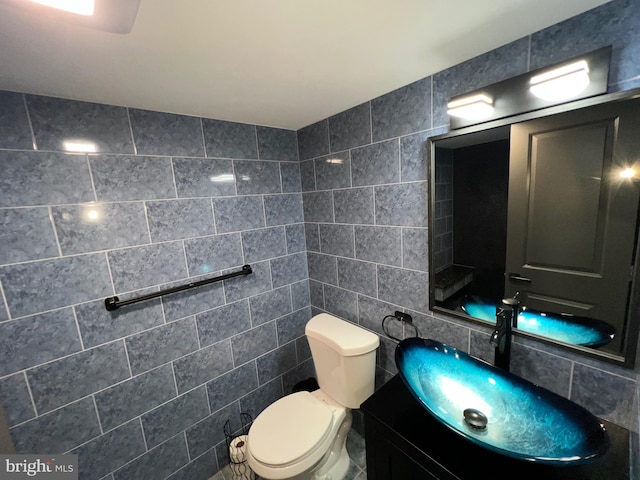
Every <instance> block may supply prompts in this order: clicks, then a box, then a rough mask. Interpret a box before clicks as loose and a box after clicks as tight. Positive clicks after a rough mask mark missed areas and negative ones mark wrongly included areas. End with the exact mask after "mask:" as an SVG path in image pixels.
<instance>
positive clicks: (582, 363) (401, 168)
mask: <svg viewBox="0 0 640 480" xmlns="http://www.w3.org/2000/svg"><path fill="white" fill-rule="evenodd" d="M639 32H640V15H638V6H637V2H635V1H634V0H614V1H612V2H609V3H606V4H604V5H602V6H600V7H598V8H596V9H593V10H591V11H588V12H586V13H584V14H583V15H580V16H578V17H575V18H572V19H569V20H567V21H565V22H562V23H559V24H557V25H554V26H552V27H549V28H547V29H544V30H541V31H539V32H536V33H534V34H532V35H530V36H528V37H525V38H522V39H520V40H517V41H515V42H512V43H510V44H507V45H504V46H502V47H500V48H497V49H495V50H492V51H490V52H487V53H485V54H482V55H480V56H478V57H475V58H473V59H470V60H468V61H466V62H464V63H461V64H459V65H456V66H454V67H451V68H449V69H447V70H445V71H442V72H438V73H436V74H434V75H432V76H430V77H427V78H424V79H422V80H419V81H417V82H414V83H412V84H410V85H407V86H406V87H403V88H400V89H398V90H395V91H393V92H390V93H388V94H386V95H382V96H381V97H378V98H375V99H372V100H371V101H368V102H365V103H362V104H360V105H357V106H355V107H353V108H351V109H349V110H347V111H345V112H341V113H338V114H337V115H334V116H331V117H329V118H327V119H324V120H322V121H319V122H316V123H314V124H312V125H309V126H307V127H305V128H302V129H300V130H299V131H298V132H294V131H288V130H282V129H276V128H270V127H262V126H255V125H246V124H238V123H233V122H226V121H222V120H215V119H201V118H197V117H186V116H181V115H174V114H168V113H160V112H150V111H143V110H137V109H133V108H124V107H116V106H108V105H97V104H92V103H86V102H79V101H72V100H64V99H58V98H50V97H43V96H37V95H29V94H21V93H13V92H0V165H2V166H3V175H2V176H0V191H1V192H2V193H1V194H0V239H1V240H2V241H1V242H0V355H1V358H0V400H1V401H2V405H3V407H4V410H5V414H6V415H7V416H8V420H9V423H10V425H11V434H12V437H13V440H14V443H15V444H16V446H17V449H18V451H20V452H25V453H26V452H38V453H42V452H72V453H78V454H80V458H81V461H80V468H81V478H82V479H83V480H84V479H102V478H105V479H107V480H125V479H130V478H136V479H151V478H154V479H155V478H158V479H161V478H167V477H169V478H171V479H172V480H178V479H187V478H189V479H192V480H204V479H206V478H208V477H209V476H210V475H212V474H213V473H215V472H216V471H217V470H218V469H219V468H221V467H222V466H224V464H225V463H226V461H227V460H226V447H225V444H224V436H223V430H222V429H223V425H224V423H225V422H226V421H227V420H228V419H231V421H232V425H233V426H234V428H237V427H238V424H239V414H240V412H241V411H247V412H250V413H252V414H254V415H256V414H257V413H259V412H260V411H261V410H262V409H263V408H264V407H265V406H266V405H268V404H269V403H270V402H272V401H274V400H275V399H277V398H279V397H280V396H282V395H283V394H285V393H288V392H289V391H290V390H291V386H292V385H293V384H294V383H296V382H297V381H299V380H301V379H305V378H307V377H308V376H311V375H312V374H313V365H312V362H311V360H310V352H309V348H308V344H307V342H306V340H305V339H304V338H303V335H304V325H305V323H306V321H307V320H308V319H309V318H310V316H311V314H312V312H313V313H315V312H319V311H328V312H330V313H333V314H335V315H338V316H340V317H342V318H345V319H347V320H349V321H352V322H355V323H358V324H360V325H362V326H364V327H366V328H368V329H371V330H373V331H375V332H377V333H379V334H381V337H382V338H381V340H382V343H381V347H380V349H379V352H378V369H377V381H378V385H380V384H381V383H382V382H384V381H386V380H387V379H389V378H390V377H391V376H392V375H393V374H395V373H396V368H395V363H394V360H393V349H394V346H395V344H394V342H393V340H392V339H391V338H389V337H387V336H386V335H384V333H383V332H382V330H381V327H380V324H381V320H382V317H383V316H384V315H387V314H389V313H393V312H394V311H395V310H403V311H406V312H409V313H411V315H412V316H413V318H414V322H415V325H416V326H417V328H418V330H419V332H420V334H421V335H422V336H425V337H432V338H435V339H437V340H441V341H444V342H446V343H448V344H450V345H452V346H454V347H457V348H460V349H462V350H464V351H468V352H470V353H471V354H473V355H476V356H479V357H481V358H486V359H490V358H491V350H490V346H489V342H488V336H489V329H488V328H484V327H482V326H478V325H475V324H470V323H467V322H464V321H461V320H457V319H452V318H448V317H446V316H443V315H434V314H433V313H432V312H430V311H429V309H428V272H429V268H430V266H429V264H428V235H427V233H428V232H427V228H428V219H427V195H428V183H427V175H428V169H427V159H426V142H427V139H428V138H429V137H431V136H434V135H437V134H441V133H444V132H446V131H447V130H448V125H447V123H448V120H447V115H446V102H447V100H448V99H449V98H450V97H451V96H455V95H459V94H462V93H465V92H467V91H471V90H474V89H476V88H478V87H481V86H483V85H486V84H490V83H494V82H497V81H500V80H503V79H506V78H509V77H512V76H514V75H518V74H521V73H524V72H527V71H530V70H533V69H536V68H539V67H542V66H544V65H549V64H552V63H555V62H558V61H561V60H564V59H566V58H569V57H572V56H575V55H577V54H580V53H582V52H586V51H590V50H593V49H596V48H599V47H602V46H606V45H612V46H613V52H612V69H611V75H610V78H609V82H610V85H609V89H610V91H617V90H625V89H630V88H634V87H639V86H640V81H639V80H638V79H639V78H640V66H639V65H640V62H638V58H640V33H639ZM78 149H85V150H87V149H88V150H90V152H88V153H70V152H69V150H78ZM443 215H446V212H443ZM445 250H446V246H445ZM445 257H446V255H445ZM446 260H447V259H446V258H443V259H442V261H443V262H446ZM247 263H249V264H251V265H252V268H253V274H252V275H249V276H247V277H237V278H233V279H229V280H226V281H224V282H221V283H214V284H210V285H207V286H203V287H200V288H197V289H194V290H190V291H185V292H181V293H177V294H174V295H171V296H167V297H163V298H162V299H153V300H149V301H146V302H144V303H140V304H135V305H131V306H128V307H123V308H121V309H120V310H117V311H115V312H107V311H106V310H105V308H104V298H105V297H108V296H112V295H118V296H119V297H120V298H121V299H127V298H131V297H132V296H137V295H139V294H144V293H149V292H154V291H157V290H158V289H160V288H166V287H173V286H176V285H181V284H184V283H188V282H190V281H196V280H200V279H204V278H209V277H211V276H216V275H218V274H221V273H228V272H231V271H235V270H237V269H239V268H240V267H241V266H242V265H243V264H247ZM391 334H392V335H394V336H397V337H402V336H408V335H412V334H413V331H411V330H409V329H408V328H407V330H406V331H403V328H402V326H398V325H397V324H391ZM512 369H513V370H514V371H515V372H516V373H517V374H519V375H522V376H524V377H525V378H528V379H530V380H532V381H534V382H536V383H539V384H541V385H543V386H545V387H546V388H549V389H550V390H553V391H555V392H557V393H559V394H561V395H564V396H566V397H569V398H571V399H573V400H575V401H576V402H578V403H580V404H582V405H584V406H585V407H587V408H588V409H590V410H591V411H592V412H593V413H595V414H596V415H598V416H601V417H602V418H605V419H607V420H610V421H612V422H614V423H616V424H619V425H622V426H624V427H626V428H630V429H631V430H634V431H637V430H638V392H639V391H640V387H639V385H640V381H639V380H640V379H639V377H638V375H639V374H638V370H637V369H636V370H625V369H621V368H617V367H614V366H612V365H610V364H607V363H603V362H599V361H597V360H592V359H586V358H584V357H580V356H578V355H575V354H572V353H568V352H566V351H561V350H559V349H557V348H553V347H550V346H545V345H542V344H539V343H536V342H533V341H530V340H526V341H525V340H522V339H519V340H518V341H517V342H516V343H515V344H514V347H513V358H512ZM355 423H356V426H358V416H357V415H356V422H355Z"/></svg>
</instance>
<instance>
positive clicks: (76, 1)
mask: <svg viewBox="0 0 640 480" xmlns="http://www.w3.org/2000/svg"><path fill="white" fill-rule="evenodd" d="M31 1H32V2H33V3H39V4H40V5H46V6H47V7H52V8H56V9H58V10H64V11H65V12H70V13H75V14H78V15H84V16H87V17H90V16H91V15H93V10H94V8H95V5H94V0H31Z"/></svg>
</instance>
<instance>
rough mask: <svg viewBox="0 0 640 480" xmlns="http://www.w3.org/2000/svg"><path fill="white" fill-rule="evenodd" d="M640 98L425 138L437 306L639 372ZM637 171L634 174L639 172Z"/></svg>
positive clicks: (588, 103)
mask: <svg viewBox="0 0 640 480" xmlns="http://www.w3.org/2000/svg"><path fill="white" fill-rule="evenodd" d="M638 96H640V93H639V92H638V91H635V92H626V93H624V94H620V93H619V94H612V95H603V96H600V97H597V98H594V99H588V100H581V101H579V102H574V103H573V104H566V105H564V106H561V107H553V108H549V109H545V110H539V111H537V112H533V113H528V114H524V115H520V116H517V117H512V118H510V119H504V120H502V121H499V122H491V123H489V124H485V125H484V126H482V125H481V126H475V127H468V128H463V129H460V130H458V131H454V132H451V133H448V134H445V135H441V136H439V137H433V138H432V139H431V140H430V149H429V150H430V155H431V161H430V169H431V170H430V181H431V198H430V208H429V211H430V220H429V221H430V223H429V229H430V230H429V231H430V236H431V238H430V265H431V268H430V285H429V288H430V308H431V309H432V310H434V311H437V312H443V313H447V314H451V315H455V316H458V317H462V318H465V319H467V320H473V321H478V322H484V323H495V308H496V306H498V305H499V304H500V301H501V299H502V298H507V297H514V296H515V297H516V298H517V299H518V300H519V301H520V302H521V307H522V312H521V314H520V315H519V316H518V324H517V325H516V332H517V333H518V334H522V335H527V336H533V337H534V338H537V339H541V340H544V341H547V342H552V343H554V344H558V345H561V346H562V347H564V348H569V349H573V350H578V351H582V352H585V353H588V354H592V355H595V356H598V357H601V358H604V359H606V360H609V361H612V362H614V363H618V364H622V365H625V366H628V367H631V366H633V362H634V359H635V350H636V345H637V341H638V318H637V313H636V311H637V301H636V296H637V292H636V288H637V286H636V284H637V283H638V282H636V277H637V275H636V269H635V268H634V266H635V259H636V249H637V243H638V242H637V237H638V234H637V232H638V215H639V208H638V207H639V199H640V179H638V178H636V177H635V176H634V175H640V138H639V137H640V136H638V135H637V132H638V131H640V99H638V98H636V97H638ZM634 168H635V170H634Z"/></svg>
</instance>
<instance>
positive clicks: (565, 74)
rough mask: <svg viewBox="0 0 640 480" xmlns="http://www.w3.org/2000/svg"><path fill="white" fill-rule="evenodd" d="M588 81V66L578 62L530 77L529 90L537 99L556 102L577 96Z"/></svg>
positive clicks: (583, 62) (581, 61)
mask: <svg viewBox="0 0 640 480" xmlns="http://www.w3.org/2000/svg"><path fill="white" fill-rule="evenodd" d="M589 81H590V80H589V65H588V64H587V62H586V61H585V60H580V61H577V62H573V63H570V64H569V65H565V66H563V67H559V68H554V69H553V70H549V71H547V72H544V73H541V74H539V75H536V76H534V77H531V80H530V82H529V85H530V86H529V90H530V91H531V93H533V94H534V95H535V96H536V97H538V98H541V99H543V100H548V101H551V102H557V101H561V100H568V99H569V98H573V97H575V96H577V95H579V94H580V93H582V92H583V91H584V89H585V88H587V86H588V85H589Z"/></svg>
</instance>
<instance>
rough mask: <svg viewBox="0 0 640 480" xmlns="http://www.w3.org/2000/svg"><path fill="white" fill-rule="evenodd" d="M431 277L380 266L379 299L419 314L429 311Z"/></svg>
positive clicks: (424, 273) (421, 273) (423, 273)
mask: <svg viewBox="0 0 640 480" xmlns="http://www.w3.org/2000/svg"><path fill="white" fill-rule="evenodd" d="M428 291H429V275H428V274H427V273H426V272H415V271H412V270H404V269H401V268H394V267H387V266H384V265H378V298H379V299H380V300H384V301H386V302H393V303H395V304H397V305H403V306H404V307H406V308H410V309H412V310H417V311H418V312H427V311H429V295H428Z"/></svg>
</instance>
